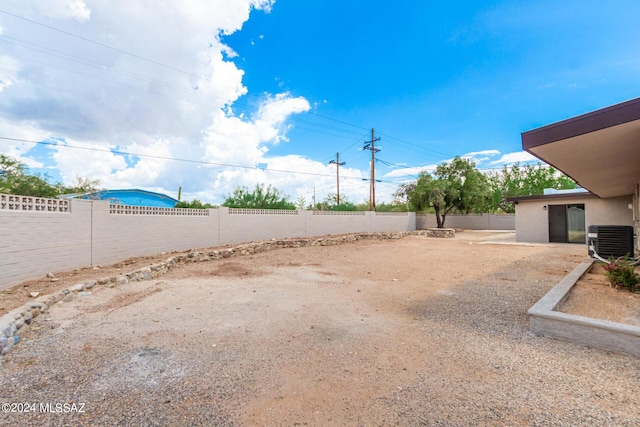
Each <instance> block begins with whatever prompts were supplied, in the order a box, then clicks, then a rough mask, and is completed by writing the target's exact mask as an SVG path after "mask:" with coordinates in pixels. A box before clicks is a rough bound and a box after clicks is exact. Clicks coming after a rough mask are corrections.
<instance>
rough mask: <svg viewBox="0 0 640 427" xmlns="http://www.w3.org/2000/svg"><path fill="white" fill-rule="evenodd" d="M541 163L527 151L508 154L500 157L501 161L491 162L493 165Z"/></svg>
mask: <svg viewBox="0 0 640 427" xmlns="http://www.w3.org/2000/svg"><path fill="white" fill-rule="evenodd" d="M533 161H540V160H538V158H537V157H535V156H533V155H531V154H529V153H527V152H526V151H516V152H515V153H507V154H503V155H502V156H500V158H499V159H497V160H493V161H491V164H492V165H503V164H511V163H526V162H533Z"/></svg>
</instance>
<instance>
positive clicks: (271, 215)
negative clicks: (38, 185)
mask: <svg viewBox="0 0 640 427" xmlns="http://www.w3.org/2000/svg"><path fill="white" fill-rule="evenodd" d="M23 200H25V201H26V202H25V209H22V202H23ZM34 200H40V201H42V203H40V204H38V203H36V204H35V205H34V203H33V201H34ZM29 203H31V204H29ZM29 206H31V207H32V208H33V209H30V208H29ZM33 206H36V207H35V208H34V207H33ZM47 206H63V207H64V209H62V210H63V211H56V212H49V211H47V210H41V208H42V209H47ZM36 208H37V209H38V210H37V209H36ZM415 223H416V219H415V214H414V213H412V212H405V213H375V212H318V211H277V210H251V209H228V208H224V207H221V208H218V209H208V210H206V211H200V210H193V209H166V208H139V207H123V206H114V205H110V204H109V202H107V201H91V200H78V199H71V200H68V201H64V202H62V201H58V200H55V199H35V198H21V197H20V196H7V195H0V289H2V288H6V287H8V286H11V285H12V284H16V283H19V282H21V281H24V280H28V279H32V278H37V277H42V276H44V275H45V274H46V273H48V272H55V271H64V270H70V269H74V268H80V267H87V266H91V265H94V266H95V265H107V264H112V263H115V262H118V261H121V260H124V259H127V258H130V257H134V256H144V255H153V254H156V253H160V252H168V251H176V250H187V249H197V248H205V247H212V246H219V245H225V244H234V243H242V242H250V241H258V240H268V239H281V238H287V237H311V236H321V235H327V234H345V233H353V232H374V231H410V230H415V228H416V227H415Z"/></svg>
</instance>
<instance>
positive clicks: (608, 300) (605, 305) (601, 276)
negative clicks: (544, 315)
mask: <svg viewBox="0 0 640 427" xmlns="http://www.w3.org/2000/svg"><path fill="white" fill-rule="evenodd" d="M558 309H559V311H562V312H563V313H569V314H578V315H580V316H585V317H591V318H594V319H601V320H610V321H612V322H616V323H626V324H629V325H636V326H640V294H638V293H631V292H629V291H627V290H624V289H615V288H612V287H611V286H610V285H609V281H608V280H607V278H606V276H605V272H604V268H603V267H602V265H601V264H599V263H598V264H594V265H593V266H592V267H591V269H590V270H589V271H588V272H587V273H585V274H584V275H583V276H582V278H580V280H578V282H577V283H576V284H575V286H574V287H573V288H572V289H571V293H570V294H569V298H567V300H566V301H565V302H564V303H563V304H562V305H561V306H560V307H559V308H558Z"/></svg>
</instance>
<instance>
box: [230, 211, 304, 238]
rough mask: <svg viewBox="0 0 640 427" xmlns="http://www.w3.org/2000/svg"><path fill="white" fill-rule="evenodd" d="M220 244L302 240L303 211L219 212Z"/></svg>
mask: <svg viewBox="0 0 640 427" xmlns="http://www.w3.org/2000/svg"><path fill="white" fill-rule="evenodd" d="M218 210H219V214H220V244H223V245H226V244H231V243H242V242H250V241H255V240H270V239H281V238H285V237H305V236H306V232H305V211H294V210H263V209H229V208H225V207H220V208H218Z"/></svg>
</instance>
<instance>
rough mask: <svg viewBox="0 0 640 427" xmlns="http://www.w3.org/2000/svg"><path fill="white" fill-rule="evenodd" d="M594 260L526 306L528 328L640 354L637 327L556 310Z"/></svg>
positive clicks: (576, 341)
mask: <svg viewBox="0 0 640 427" xmlns="http://www.w3.org/2000/svg"><path fill="white" fill-rule="evenodd" d="M594 261H595V260H594V259H591V258H588V259H587V260H585V261H583V262H582V263H581V264H580V265H578V266H577V267H576V268H575V269H573V271H571V272H570V273H569V274H568V275H567V276H566V277H565V278H564V279H562V280H561V281H560V282H559V283H558V284H557V285H556V286H555V287H554V288H553V289H551V290H550V291H549V292H548V293H547V294H546V295H545V296H544V297H542V299H540V301H538V302H537V303H536V304H535V305H534V306H533V307H531V308H530V309H529V327H530V329H531V332H533V333H534V334H536V335H542V336H545V337H548V338H555V339H560V340H564V341H570V342H574V343H578V344H585V345H589V346H591V347H596V348H600V349H602V350H610V351H614V352H617V353H626V354H631V355H633V356H637V357H640V327H638V326H634V325H625V324H622V323H615V322H610V321H608V320H599V319H591V318H589V317H584V316H578V315H575V314H567V313H562V312H559V311H555V310H556V307H558V306H559V305H560V304H562V302H564V300H565V299H567V297H568V296H569V292H571V288H573V286H574V285H575V284H576V283H577V282H578V280H579V279H580V278H581V277H582V275H583V274H584V273H586V272H587V271H589V268H591V265H592V264H593V263H594Z"/></svg>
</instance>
